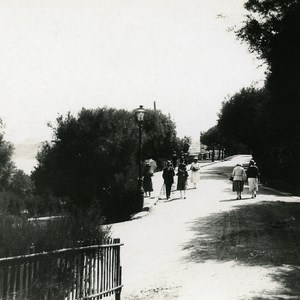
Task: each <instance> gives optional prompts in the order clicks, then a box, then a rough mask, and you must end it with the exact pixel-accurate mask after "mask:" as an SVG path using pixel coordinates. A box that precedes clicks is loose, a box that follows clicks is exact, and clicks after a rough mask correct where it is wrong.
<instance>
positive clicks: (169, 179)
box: [162, 160, 175, 199]
mask: <svg viewBox="0 0 300 300" xmlns="http://www.w3.org/2000/svg"><path fill="white" fill-rule="evenodd" d="M174 175H175V172H174V168H173V165H172V162H171V161H170V160H168V161H167V165H166V167H165V168H164V170H163V174H162V177H163V179H164V184H165V186H166V196H167V199H169V198H170V195H171V188H172V184H173V183H174Z"/></svg>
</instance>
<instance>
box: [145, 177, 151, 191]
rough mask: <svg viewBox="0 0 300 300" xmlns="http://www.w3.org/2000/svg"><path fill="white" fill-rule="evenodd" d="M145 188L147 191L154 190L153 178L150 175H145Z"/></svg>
mask: <svg viewBox="0 0 300 300" xmlns="http://www.w3.org/2000/svg"><path fill="white" fill-rule="evenodd" d="M143 188H144V191H145V192H153V185H152V179H151V177H150V176H145V177H144V180H143Z"/></svg>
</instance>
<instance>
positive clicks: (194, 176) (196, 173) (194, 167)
mask: <svg viewBox="0 0 300 300" xmlns="http://www.w3.org/2000/svg"><path fill="white" fill-rule="evenodd" d="M190 170H191V182H192V184H194V189H196V188H197V183H198V182H199V180H200V164H199V162H198V157H197V156H195V157H194V160H193V162H192V164H191V168H190Z"/></svg>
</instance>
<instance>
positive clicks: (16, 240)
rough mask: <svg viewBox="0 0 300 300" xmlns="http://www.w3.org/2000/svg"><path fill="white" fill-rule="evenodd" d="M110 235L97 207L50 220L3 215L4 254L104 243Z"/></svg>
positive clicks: (0, 243) (0, 248)
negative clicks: (31, 219) (102, 222)
mask: <svg viewBox="0 0 300 300" xmlns="http://www.w3.org/2000/svg"><path fill="white" fill-rule="evenodd" d="M109 234H110V228H109V227H108V226H102V225H101V218H100V214H99V212H97V210H95V209H90V210H89V211H86V212H84V211H77V212H76V213H75V214H70V215H68V216H64V217H62V218H59V219H54V220H51V219H49V220H48V221H46V222H40V221H39V220H33V221H29V220H28V219H27V218H26V217H22V216H20V217H19V216H9V215H0V257H8V256H15V255H24V254H28V253H29V252H32V251H34V252H44V251H52V250H55V249H61V248H65V247H70V246H74V245H78V243H79V242H80V245H88V244H91V243H95V242H97V243H101V242H102V241H103V240H105V239H107V238H108V237H109Z"/></svg>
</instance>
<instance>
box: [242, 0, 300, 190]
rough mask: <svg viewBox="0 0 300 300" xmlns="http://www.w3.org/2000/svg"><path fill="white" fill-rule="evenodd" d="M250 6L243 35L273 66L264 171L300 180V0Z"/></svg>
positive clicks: (261, 154)
mask: <svg viewBox="0 0 300 300" xmlns="http://www.w3.org/2000/svg"><path fill="white" fill-rule="evenodd" d="M245 7H246V9H247V10H248V11H249V15H248V16H247V19H246V22H245V25H244V26H243V27H242V28H241V29H240V30H239V31H238V33H237V34H238V37H239V38H241V39H242V40H244V41H246V42H247V43H248V44H249V47H250V50H251V51H253V52H256V53H257V54H258V55H259V56H260V57H261V58H262V59H264V60H265V61H266V63H267V64H268V66H269V70H268V77H267V81H266V88H267V90H268V93H269V99H268V100H266V101H264V106H263V110H262V111H261V114H262V116H263V118H262V119H264V121H265V123H264V124H262V123H261V127H260V131H258V134H260V133H261V132H263V133H268V136H267V135H266V134H264V135H265V136H264V137H265V141H264V143H263V142H261V143H260V147H261V148H260V150H259V151H257V152H256V155H257V157H258V159H259V160H260V164H261V166H262V169H263V171H264V173H265V174H266V175H267V176H268V177H269V178H273V179H274V180H281V181H286V182H288V183H291V184H292V185H294V186H298V185H299V180H300V175H299V171H298V168H297V166H298V165H299V164H300V158H299V154H298V153H299V151H300V124H299V110H300V88H299V86H300V72H299V69H300V56H299V53H300V43H299V42H298V41H299V38H300V1H299V0H248V1H247V2H246V3H245Z"/></svg>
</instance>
